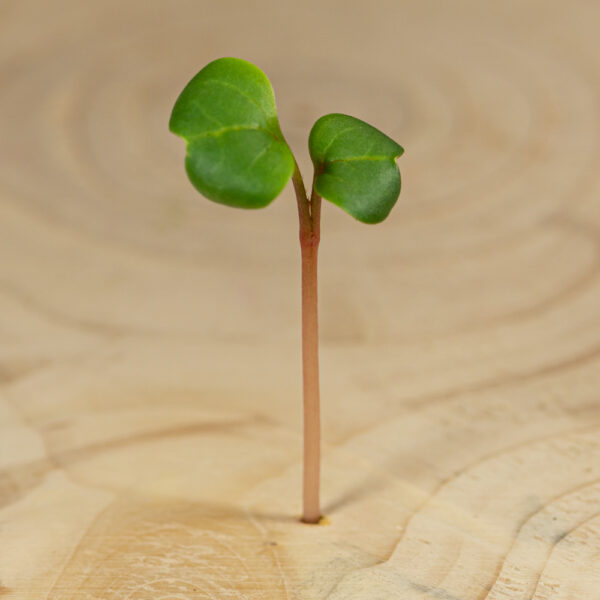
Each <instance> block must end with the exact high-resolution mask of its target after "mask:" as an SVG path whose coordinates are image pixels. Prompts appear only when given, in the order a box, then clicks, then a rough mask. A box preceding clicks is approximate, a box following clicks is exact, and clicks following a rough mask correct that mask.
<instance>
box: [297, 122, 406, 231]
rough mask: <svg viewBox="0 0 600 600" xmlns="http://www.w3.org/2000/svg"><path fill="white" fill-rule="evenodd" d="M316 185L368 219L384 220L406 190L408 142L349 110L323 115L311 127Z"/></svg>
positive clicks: (324, 195)
mask: <svg viewBox="0 0 600 600" xmlns="http://www.w3.org/2000/svg"><path fill="white" fill-rule="evenodd" d="M308 147H309V150H310V157H311V158H312V161H313V164H314V166H315V190H316V192H317V193H318V194H319V196H321V197H322V198H325V199H326V200H329V201H330V202H333V204H337V205H338V206H339V207H340V208H342V209H343V210H345V211H346V212H347V213H349V214H350V215H352V216H353V217H354V218H355V219H358V220H359V221H362V222H363V223H379V222H381V221H383V220H384V219H385V218H386V217H387V216H388V215H389V213H390V211H391V210H392V208H393V206H394V204H396V200H397V199H398V195H399V194H400V171H399V170H398V165H397V164H396V158H398V157H399V156H400V155H401V154H402V153H403V152H404V150H403V148H402V146H400V145H399V144H397V143H396V142H394V140H392V139H391V138H389V137H388V136H387V135H385V134H384V133H381V131H379V130H378V129H375V127H372V126H371V125H369V124H368V123H365V122H364V121H361V120H360V119H356V118H354V117H350V116H348V115H341V114H330V115H325V116H324V117H321V118H320V119H319V120H318V121H317V122H316V123H315V124H314V125H313V128H312V130H311V132H310V137H309V140H308Z"/></svg>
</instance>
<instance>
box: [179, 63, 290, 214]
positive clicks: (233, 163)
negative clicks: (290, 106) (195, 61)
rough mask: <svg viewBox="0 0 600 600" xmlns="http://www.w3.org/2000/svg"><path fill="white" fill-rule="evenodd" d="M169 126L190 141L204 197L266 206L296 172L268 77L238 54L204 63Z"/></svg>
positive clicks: (192, 172)
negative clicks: (236, 56)
mask: <svg viewBox="0 0 600 600" xmlns="http://www.w3.org/2000/svg"><path fill="white" fill-rule="evenodd" d="M169 129H170V130H171V131H172V132H173V133H175V134H176V135H178V136H180V137H182V138H183V139H184V140H185V141H186V143H187V156H186V160H185V166H186V171H187V174H188V177H189V178H190V181H191V182H192V184H193V185H194V187H195V188H196V189H197V190H198V191H199V192H200V193H201V194H203V195H204V196H206V197H207V198H209V199H210V200H213V201H215V202H219V203H221V204H226V205H228V206H234V207H238V208H262V207H264V206H267V205H268V204H269V203H270V202H271V201H273V200H274V199H275V198H276V197H277V196H278V195H279V193H280V192H281V191H282V190H283V188H284V187H285V185H286V183H287V182H288V181H289V179H290V177H291V176H292V173H293V171H294V157H293V156H292V152H291V150H290V148H289V147H288V145H287V143H286V142H285V140H284V138H283V135H282V134H281V129H280V128H279V122H278V120H277V109H276V107H275V96H274V94H273V88H272V87H271V83H270V82H269V80H268V78H267V76H266V75H265V74H264V73H263V72H262V71H261V70H260V69H259V68H258V67H256V66H254V65H253V64H251V63H249V62H247V61H245V60H241V59H239V58H219V59H217V60H215V61H213V62H211V63H209V64H208V65H206V66H205V67H204V68H203V69H202V70H201V71H200V72H199V73H198V74H197V75H196V76H195V77H194V78H193V79H192V80H191V81H190V82H189V83H188V84H187V86H186V87H185V88H184V90H183V92H181V95H180V96H179V98H178V99H177V101H176V102H175V106H174V107H173V112H172V114H171V119H170V122H169Z"/></svg>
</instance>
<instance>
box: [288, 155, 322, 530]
mask: <svg viewBox="0 0 600 600" xmlns="http://www.w3.org/2000/svg"><path fill="white" fill-rule="evenodd" d="M292 180H293V183H294V190H295V191H296V199H297V201H298V216H299V219H300V251H301V256H302V388H303V396H304V402H303V407H304V468H303V482H302V483H303V494H302V498H303V507H302V521H303V522H304V523H313V524H314V523H318V522H319V520H320V519H321V506H320V499H319V495H320V494H319V488H320V471H321V465H320V463H321V414H320V412H321V411H320V393H319V319H318V278H317V274H318V269H317V267H318V253H319V242H320V220H321V197H320V196H319V195H318V194H317V193H316V191H315V187H314V180H313V187H312V191H311V196H310V199H309V198H308V195H307V194H306V188H305V186H304V182H303V180H302V175H301V174H300V170H299V168H298V165H297V164H296V165H295V169H294V174H293V176H292Z"/></svg>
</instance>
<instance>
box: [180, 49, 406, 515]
mask: <svg viewBox="0 0 600 600" xmlns="http://www.w3.org/2000/svg"><path fill="white" fill-rule="evenodd" d="M169 128H170V130H171V131H172V132H173V133H175V134H177V135H178V136H180V137H182V138H183V139H184V140H185V141H186V145H187V155H186V160H185V167H186V170H187V174H188V177H189V178H190V180H191V182H192V184H193V185H194V187H195V188H196V189H197V190H198V191H199V192H200V193H201V194H202V195H204V196H206V197H207V198H208V199H210V200H213V201H214V202H218V203H220V204H226V205H227V206H234V207H237V208H262V207H265V206H267V205H268V204H270V203H271V202H272V201H273V200H274V199H275V198H276V197H277V196H278V195H279V194H280V192H281V191H282V190H283V188H284V187H285V185H286V184H287V182H288V181H289V180H290V178H291V179H292V182H293V184H294V190H295V192H296V199H297V202H298V215H299V219H300V249H301V256H302V373H303V392H304V474H303V515H302V520H303V521H304V522H306V523H317V522H318V521H319V519H320V518H321V510H320V503H319V481H320V437H321V434H320V429H321V425H320V408H319V339H318V318H317V256H318V249H319V240H320V217H321V198H325V199H326V200H329V201H330V202H332V203H333V204H337V206H339V207H340V208H342V209H343V210H345V211H346V212H347V213H349V214H350V215H352V216H353V217H354V218H355V219H357V220H359V221H361V222H363V223H379V222H381V221H383V220H384V219H385V218H386V217H387V216H388V214H389V213H390V211H391V209H392V207H393V206H394V204H395V203H396V200H397V199H398V195H399V193H400V172H399V170H398V166H397V165H396V158H398V157H399V156H400V155H401V154H402V153H403V149H402V147H401V146H399V145H398V144H397V143H396V142H394V141H393V140H392V139H390V138H389V137H388V136H386V135H385V134H383V133H381V132H380V131H379V130H377V129H375V128H374V127H372V126H371V125H368V124H367V123H365V122H364V121H361V120H359V119H356V118H354V117H350V116H347V115H342V114H329V115H325V116H324V117H321V118H320V119H319V120H318V121H317V122H316V123H315V124H314V125H313V128H312V130H311V132H310V136H309V139H308V147H309V151H310V157H311V159H312V162H313V165H314V177H313V183H312V189H311V192H310V196H309V195H308V194H307V193H306V187H305V185H304V181H303V179H302V176H301V174H300V169H299V168H298V163H297V162H296V159H295V158H294V155H293V154H292V151H291V149H290V147H289V146H288V144H287V142H286V141H285V138H284V137H283V134H282V133H281V129H280V127H279V121H278V119H277V109H276V107H275V96H274V94H273V88H272V87H271V83H270V81H269V80H268V79H267V76H266V75H265V74H264V73H263V72H262V71H261V70H260V69H259V68H258V67H256V66H254V65H252V64H250V63H249V62H246V61H244V60H241V59H238V58H220V59H218V60H215V61H213V62H211V63H209V64H208V65H206V66H205V67H204V68H203V69H202V70H201V71H200V72H199V73H198V74H197V75H196V76H195V77H194V78H193V79H192V80H191V81H190V82H189V83H188V84H187V86H186V87H185V89H184V90H183V92H182V93H181V95H180V96H179V98H178V99H177V101H176V102H175V106H174V108H173V113H172V114H171V120H170V123H169Z"/></svg>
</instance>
